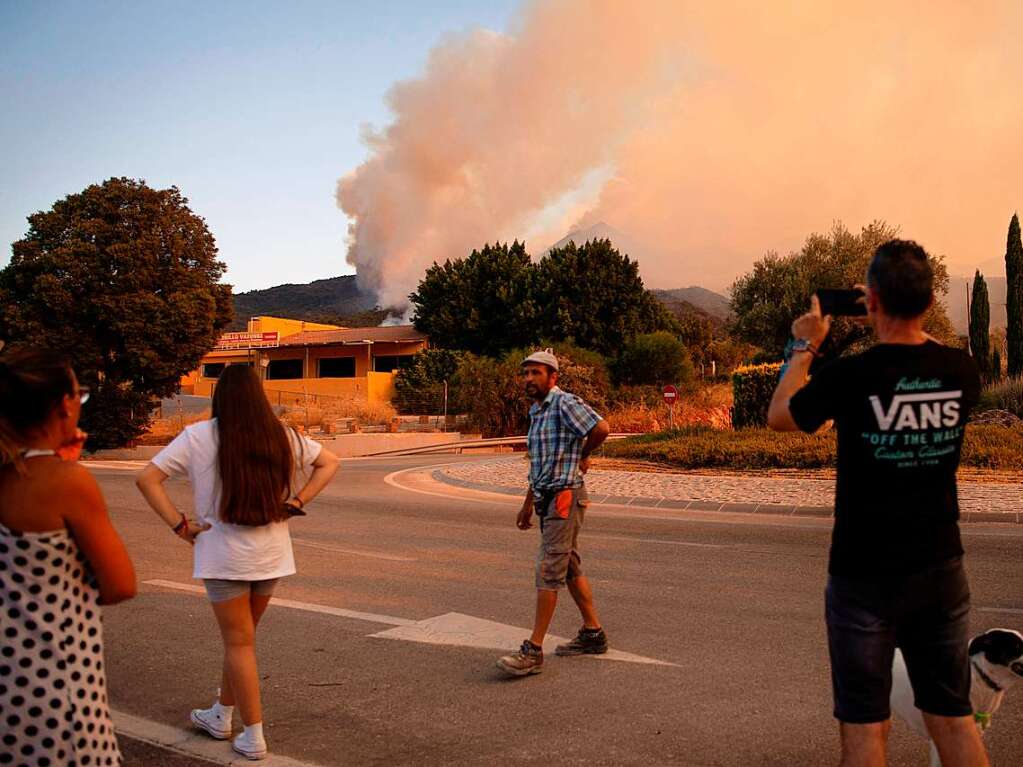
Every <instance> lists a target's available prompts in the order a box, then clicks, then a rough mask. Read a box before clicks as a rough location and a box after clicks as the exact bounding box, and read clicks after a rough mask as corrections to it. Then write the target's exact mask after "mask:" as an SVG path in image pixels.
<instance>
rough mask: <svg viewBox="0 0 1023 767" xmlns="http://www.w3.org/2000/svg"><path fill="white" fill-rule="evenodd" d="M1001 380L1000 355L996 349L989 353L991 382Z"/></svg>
mask: <svg viewBox="0 0 1023 767" xmlns="http://www.w3.org/2000/svg"><path fill="white" fill-rule="evenodd" d="M1001 380H1002V354H1001V352H999V351H998V350H997V349H995V350H994V351H993V352H991V382H992V383H998V382H999V381H1001Z"/></svg>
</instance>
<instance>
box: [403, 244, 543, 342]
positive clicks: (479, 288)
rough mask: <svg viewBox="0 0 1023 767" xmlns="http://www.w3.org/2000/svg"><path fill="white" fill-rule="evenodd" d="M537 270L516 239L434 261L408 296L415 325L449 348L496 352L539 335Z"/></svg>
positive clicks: (534, 339) (535, 338)
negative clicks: (535, 302)
mask: <svg viewBox="0 0 1023 767" xmlns="http://www.w3.org/2000/svg"><path fill="white" fill-rule="evenodd" d="M535 276H536V274H535V269H534V267H533V264H532V262H531V261H530V258H529V254H528V253H526V246H525V245H524V244H523V243H520V242H513V243H512V244H511V245H510V246H509V245H507V244H500V243H495V244H494V245H489V244H488V245H485V246H484V247H483V248H482V249H480V250H474V251H473V252H472V253H470V254H469V257H468V258H465V259H457V260H454V261H451V260H448V261H445V262H444V263H443V264H434V265H433V266H431V267H430V268H429V269H428V270H427V271H426V275H425V276H424V277H423V279H422V281H421V282H420V283H419V287H418V288H417V289H416V292H415V293H413V294H412V295H410V296H409V301H410V302H411V303H412V306H413V308H414V310H415V326H416V328H417V329H418V330H421V331H422V332H424V333H426V334H427V335H429V336H430V339H431V341H432V342H433V343H435V344H437V345H438V346H441V347H445V348H448V349H464V350H466V351H470V352H472V353H474V354H486V355H489V356H497V355H499V354H501V353H503V352H505V351H507V350H508V349H512V348H516V347H520V346H529V345H530V344H533V343H535V342H536V340H537V339H538V338H539V337H540V335H541V334H540V332H539V330H540V328H539V326H538V325H537V321H536V313H537V312H536V307H535V304H534V290H533V282H534V279H535Z"/></svg>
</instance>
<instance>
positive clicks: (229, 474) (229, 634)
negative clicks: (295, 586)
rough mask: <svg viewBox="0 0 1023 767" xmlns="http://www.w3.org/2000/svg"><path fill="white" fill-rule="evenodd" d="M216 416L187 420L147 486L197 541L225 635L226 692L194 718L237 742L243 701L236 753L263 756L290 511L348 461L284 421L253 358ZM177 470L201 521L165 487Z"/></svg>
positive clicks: (164, 513) (234, 378) (223, 379)
mask: <svg viewBox="0 0 1023 767" xmlns="http://www.w3.org/2000/svg"><path fill="white" fill-rule="evenodd" d="M211 416H212V417H211V418H210V420H208V421H200V422H199V423H196V424H192V425H191V426H187V427H185V429H184V430H183V431H182V432H181V434H179V435H178V436H177V437H176V438H175V439H174V441H173V442H171V443H170V444H169V445H168V446H167V447H166V448H164V449H163V450H162V451H161V452H160V453H159V454H158V455H157V456H156V457H155V458H153V460H152V463H150V464H149V466H147V467H146V468H145V469H143V470H142V472H141V473H140V474H139V478H138V481H137V484H138V487H139V489H140V490H141V491H142V494H143V495H144V496H145V498H146V501H148V503H149V505H150V506H152V507H153V509H154V510H155V511H156V513H157V514H159V515H160V517H161V518H163V520H164V521H165V522H166V523H167V524H168V526H170V527H171V528H172V529H173V531H174V533H175V534H176V535H178V536H179V537H180V538H183V539H184V540H186V541H187V542H189V543H191V544H193V545H194V546H195V550H194V554H195V556H194V571H193V574H192V577H194V578H201V579H202V580H203V581H204V583H205V586H206V593H207V596H208V597H209V599H210V602H211V603H212V606H213V613H214V615H215V616H216V619H217V623H218V624H219V626H220V633H221V636H222V638H223V640H224V664H223V673H222V680H221V686H220V695H219V697H218V699H217V700H216V701H215V702H214V703H213V705H212V706H211V707H210V708H206V709H194V710H193V711H192V713H191V720H192V723H193V724H194V725H195V726H196V727H198V728H200V729H202V730H205V731H206V732H207V733H209V734H210V735H212V736H213V737H214V738H217V739H221V740H224V739H227V738H229V737H230V736H231V734H232V732H231V717H232V713H233V711H234V707H235V705H237V706H238V709H239V713H240V714H241V719H242V723H243V724H244V726H245V729H244V731H243V732H242V733H241V734H240V735H238V737H236V738H235V739H234V741H233V746H234V750H235V751H237V752H238V753H240V754H242V755H243V756H246V757H248V758H250V759H262V758H263V757H264V756H266V753H267V749H266V740H265V738H264V736H263V716H262V709H261V705H260V698H259V677H258V675H257V670H256V648H255V632H256V626H257V625H258V624H259V619H260V617H262V615H263V612H264V611H265V610H266V607H267V605H268V604H269V602H270V597H271V595H272V594H273V590H274V587H275V586H276V584H277V581H278V580H279V579H280V578H283V577H285V576H288V575H293V574H294V573H295V557H294V554H293V552H292V549H291V537H290V535H289V533H288V518H289V517H290V516H293V515H295V514H301V513H303V512H302V508H303V507H304V506H305V505H306V504H307V503H309V501H311V500H312V499H313V498H314V497H316V495H317V494H318V493H319V492H320V491H321V490H322V489H323V488H324V487H326V485H327V483H328V482H330V479H331V477H333V476H334V472H335V471H337V466H338V458H337V456H335V455H334V454H333V453H331V452H330V451H329V450H326V449H323V448H322V446H321V445H320V444H319V443H317V442H314V441H313V440H311V439H308V438H307V437H303V436H302V435H300V434H298V433H297V432H296V431H295V430H294V429H289V428H286V427H285V426H284V425H283V424H282V423H281V422H280V420H279V419H278V418H277V417H276V416H275V415H274V413H273V410H272V409H271V408H270V403H269V402H268V401H267V399H266V395H265V394H264V392H263V386H262V384H261V383H260V381H259V378H258V376H257V375H256V373H255V371H254V370H253V369H252V368H250V367H248V366H246V365H230V366H228V367H227V368H225V369H224V372H223V373H222V374H221V376H220V379H219V381H218V382H217V388H216V390H215V391H214V394H213V407H212V413H211ZM310 469H311V473H310ZM169 477H188V479H189V481H190V482H191V484H192V492H193V497H194V502H195V515H196V519H189V518H188V517H187V516H186V515H185V514H182V513H181V512H180V511H178V509H177V508H176V507H175V506H174V503H173V502H172V501H171V499H170V496H169V495H168V494H167V491H166V489H165V488H164V486H163V483H164V482H165V481H166V480H167V479H168V478H169ZM302 479H306V481H305V482H302V481H301V480H302Z"/></svg>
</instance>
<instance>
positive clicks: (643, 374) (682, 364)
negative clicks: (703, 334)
mask: <svg viewBox="0 0 1023 767" xmlns="http://www.w3.org/2000/svg"><path fill="white" fill-rule="evenodd" d="M615 377H616V378H617V379H618V380H619V381H620V382H621V383H624V384H629V385H647V386H652V385H656V386H664V385H665V384H674V385H676V386H681V387H683V388H684V387H687V386H689V384H691V383H692V381H693V363H692V360H691V358H690V356H689V352H688V351H686V347H685V346H683V345H682V342H681V341H679V340H678V338H677V337H675V336H674V335H672V334H671V333H669V332H667V331H664V330H660V331H658V332H656V333H642V334H640V335H638V336H636V337H635V338H633V339H631V340H630V341H629V342H628V343H627V344H626V345H625V348H624V349H623V350H622V353H621V356H619V357H618V361H617V363H616V365H615Z"/></svg>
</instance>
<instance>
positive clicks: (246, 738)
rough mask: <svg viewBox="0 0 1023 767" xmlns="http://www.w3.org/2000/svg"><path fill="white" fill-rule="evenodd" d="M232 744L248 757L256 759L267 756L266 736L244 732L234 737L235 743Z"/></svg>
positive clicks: (236, 749)
mask: <svg viewBox="0 0 1023 767" xmlns="http://www.w3.org/2000/svg"><path fill="white" fill-rule="evenodd" d="M231 745H232V747H233V748H234V750H235V751H237V752H238V753H239V754H241V755H242V756H244V757H245V758H246V759H252V760H253V761H255V760H256V759H264V758H266V738H264V737H263V736H262V735H256V734H252V733H248V732H243V733H242V734H241V735H239V736H238V737H237V738H235V739H234V743H232V744H231Z"/></svg>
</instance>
